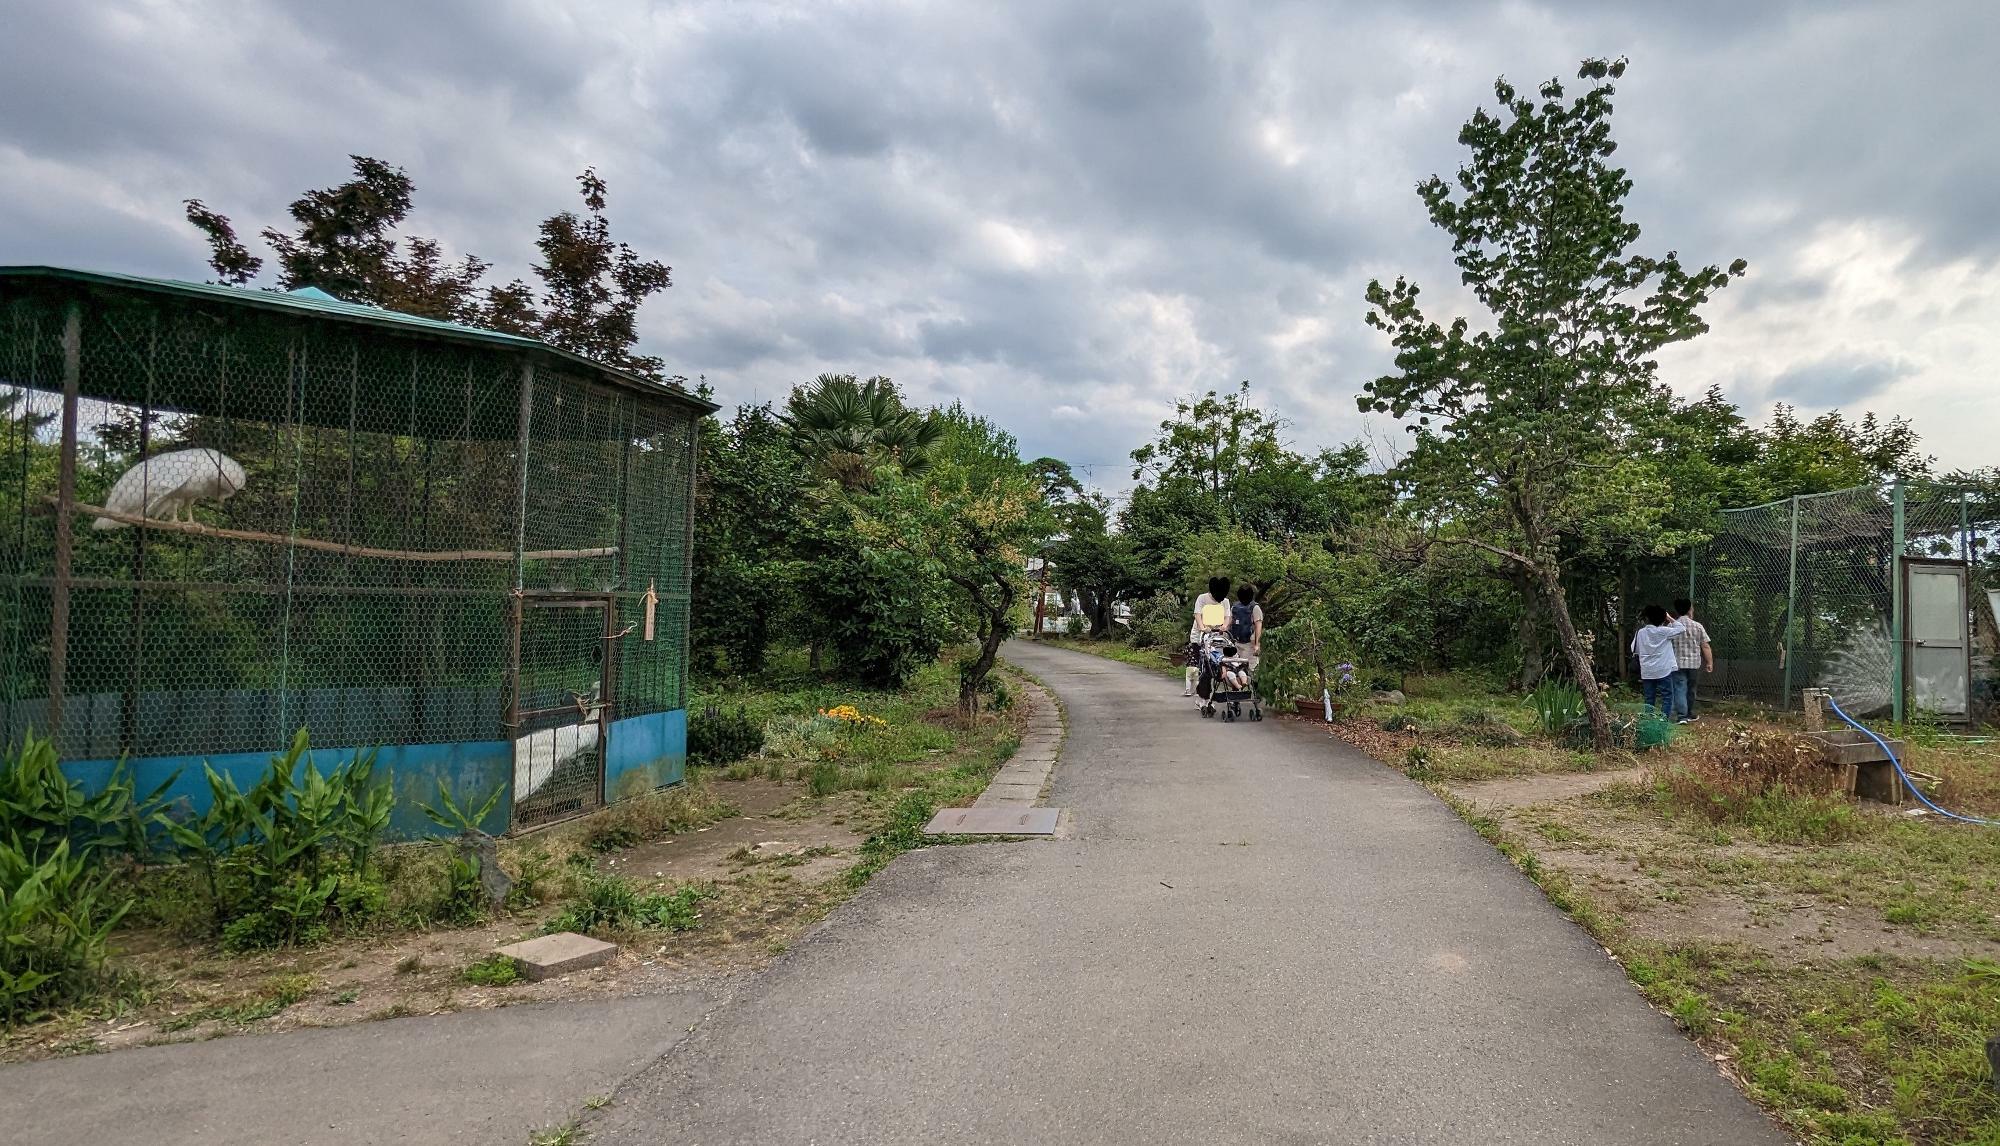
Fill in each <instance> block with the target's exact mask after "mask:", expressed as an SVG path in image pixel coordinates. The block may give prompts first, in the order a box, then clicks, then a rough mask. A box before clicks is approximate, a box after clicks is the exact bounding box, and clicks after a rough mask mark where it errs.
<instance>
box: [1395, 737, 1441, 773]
mask: <svg viewBox="0 0 2000 1146" xmlns="http://www.w3.org/2000/svg"><path fill="white" fill-rule="evenodd" d="M1436 764H1437V755H1436V753H1434V752H1432V751H1431V750H1430V749H1429V748H1426V747H1425V746H1424V745H1421V744H1412V745H1410V747H1409V750H1408V751H1406V752H1404V753H1403V769H1404V771H1406V772H1408V773H1409V774H1410V775H1411V776H1412V777H1415V778H1417V779H1423V778H1424V777H1427V776H1429V775H1430V774H1431V773H1432V771H1433V769H1434V767H1435V765H1436Z"/></svg>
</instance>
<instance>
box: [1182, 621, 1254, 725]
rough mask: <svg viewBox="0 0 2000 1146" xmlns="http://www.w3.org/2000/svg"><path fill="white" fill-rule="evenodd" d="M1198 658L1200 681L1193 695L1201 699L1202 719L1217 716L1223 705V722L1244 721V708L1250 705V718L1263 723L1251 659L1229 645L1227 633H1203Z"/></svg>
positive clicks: (1231, 644) (1199, 706)
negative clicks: (1219, 707) (1219, 708)
mask: <svg viewBox="0 0 2000 1146" xmlns="http://www.w3.org/2000/svg"><path fill="white" fill-rule="evenodd" d="M1198 655H1199V657H1200V661H1201V680H1200V682H1199V683H1198V684H1196V685H1195V690H1194V691H1195V696H1196V697H1197V698H1198V699H1197V700H1196V706H1197V707H1198V708H1200V710H1201V714H1202V715H1203V716H1205V717H1206V716H1214V715H1215V712H1216V707H1217V706H1218V705H1220V706H1221V708H1222V719H1224V720H1241V719H1243V718H1244V717H1245V715H1246V713H1245V712H1244V711H1243V706H1244V704H1245V703H1248V704H1249V705H1250V711H1249V712H1248V713H1247V715H1248V717H1249V718H1250V719H1251V720H1262V719H1264V706H1263V704H1262V703H1261V702H1259V701H1258V699H1257V692H1256V689H1255V688H1254V685H1255V683H1256V682H1255V681H1254V680H1253V679H1252V677H1251V670H1250V659H1249V658H1248V657H1245V656H1243V655H1242V652H1241V650H1240V649H1238V648H1237V647H1236V645H1234V644H1233V643H1231V642H1230V640H1229V635H1228V634H1227V633H1220V632H1211V633H1203V634H1202V640H1201V645H1200V649H1199V654H1198Z"/></svg>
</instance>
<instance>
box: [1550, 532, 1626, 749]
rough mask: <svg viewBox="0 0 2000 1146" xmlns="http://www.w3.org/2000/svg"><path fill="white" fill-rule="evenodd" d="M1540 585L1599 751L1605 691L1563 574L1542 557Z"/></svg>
mask: <svg viewBox="0 0 2000 1146" xmlns="http://www.w3.org/2000/svg"><path fill="white" fill-rule="evenodd" d="M1535 575H1536V578H1537V580H1538V581H1539V582H1540V584H1541V588H1542V604H1543V605H1544V606H1545V607H1546V609H1547V611H1548V614H1549V619H1550V620H1551V621H1553V622H1555V626H1556V637H1557V639H1558V640H1560V641H1561V643H1562V649H1563V655H1564V656H1566V657H1567V658H1568V659H1569V670H1570V673H1571V675H1573V676H1575V677H1576V687H1577V689H1578V690H1579V691H1581V692H1582V693H1583V705H1584V708H1585V710H1587V711H1588V712H1589V713H1590V743H1591V745H1592V746H1593V747H1595V748H1596V749H1597V750H1598V751H1600V752H1602V751H1604V750H1605V749H1607V748H1610V747H1611V710H1610V709H1609V708H1608V707H1606V706H1605V703H1604V693H1603V691H1602V690H1601V689H1599V688H1598V687H1597V673H1596V670H1595V668H1594V667H1593V666H1592V664H1591V657H1590V650H1589V649H1587V648H1585V647H1584V645H1583V638H1582V637H1581V636H1579V635H1578V634H1577V631H1576V622H1575V621H1573V620H1572V619H1571V618H1570V615H1569V597H1568V595H1567V594H1565V593H1564V592H1563V587H1562V573H1561V571H1560V570H1559V569H1557V568H1556V565H1555V563H1554V562H1553V561H1547V560H1544V561H1543V562H1542V563H1541V565H1540V567H1539V568H1537V569H1536V570H1535Z"/></svg>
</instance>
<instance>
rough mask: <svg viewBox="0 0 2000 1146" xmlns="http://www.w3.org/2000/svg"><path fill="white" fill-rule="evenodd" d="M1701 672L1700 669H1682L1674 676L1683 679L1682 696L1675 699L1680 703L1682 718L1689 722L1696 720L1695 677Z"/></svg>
mask: <svg viewBox="0 0 2000 1146" xmlns="http://www.w3.org/2000/svg"><path fill="white" fill-rule="evenodd" d="M1699 672H1701V670H1700V669H1698V668H1691V669H1682V670H1681V671H1679V672H1677V673H1675V674H1674V675H1675V676H1677V677H1679V678H1681V687H1680V694H1679V695H1678V696H1676V697H1675V698H1674V699H1676V700H1678V701H1680V705H1681V716H1683V717H1684V718H1686V719H1688V720H1693V719H1694V700H1695V677H1696V674H1697V673H1699Z"/></svg>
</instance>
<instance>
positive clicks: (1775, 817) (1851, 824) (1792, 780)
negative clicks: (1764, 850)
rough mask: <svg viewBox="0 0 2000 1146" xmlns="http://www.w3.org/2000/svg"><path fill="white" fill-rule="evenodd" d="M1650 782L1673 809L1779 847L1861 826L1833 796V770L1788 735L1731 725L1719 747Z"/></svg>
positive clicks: (1845, 834)
mask: <svg viewBox="0 0 2000 1146" xmlns="http://www.w3.org/2000/svg"><path fill="white" fill-rule="evenodd" d="M1653 779H1654V784H1655V786H1656V787H1657V788H1658V789H1659V790H1660V791H1661V792H1663V793H1665V795H1666V797H1667V799H1668V800H1669V801H1670V802H1671V803H1673V804H1674V805H1675V806H1677V807H1680V808H1684V809H1686V810H1688V811H1691V812H1694V813H1697V814H1699V815H1702V816H1705V817H1707V818H1708V819H1710V820H1713V821H1715V822H1718V823H1729V824H1740V825H1743V826H1745V827H1747V828H1749V829H1751V830H1752V831H1753V832H1755V833H1756V834H1757V835H1758V836H1760V837H1761V838H1763V839H1766V840H1770V841H1772V842H1774V843H1830V842H1833V841H1836V840H1842V839H1847V838H1850V837H1852V836H1854V835H1856V834H1858V833H1860V832H1861V831H1862V829H1863V827H1864V825H1863V824H1862V822H1861V820H1860V817H1858V816H1857V815H1856V814H1855V812H1854V809H1853V807H1852V805H1850V804H1849V803H1848V802H1847V800H1846V799H1845V798H1843V797H1842V796H1840V795H1839V794H1838V793H1836V792H1835V791H1834V785H1835V774H1834V771H1833V769H1831V768H1828V767H1826V766H1825V765H1823V764H1821V763H1820V760H1819V757H1818V754H1817V753H1816V752H1815V750H1814V749H1813V748H1812V747H1811V746H1810V745H1808V744H1806V743H1805V742H1804V741H1802V740H1800V739H1798V738H1797V737H1794V736H1791V735H1788V734H1786V733H1784V732H1779V731H1768V730H1762V729H1754V728H1750V727H1748V726H1745V725H1740V724H1739V725H1734V726H1732V727H1731V728H1730V730H1729V734H1728V736H1727V738H1726V739H1725V740H1723V741H1722V742H1721V743H1719V744H1710V745H1705V746H1703V747H1702V748H1701V749H1700V750H1699V751H1697V752H1695V753H1693V754H1692V755H1690V756H1689V757H1687V758H1685V759H1682V760H1677V761H1675V762H1673V763H1670V764H1667V765H1664V766H1661V767H1659V768H1656V769H1655V770H1654V777H1653Z"/></svg>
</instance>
